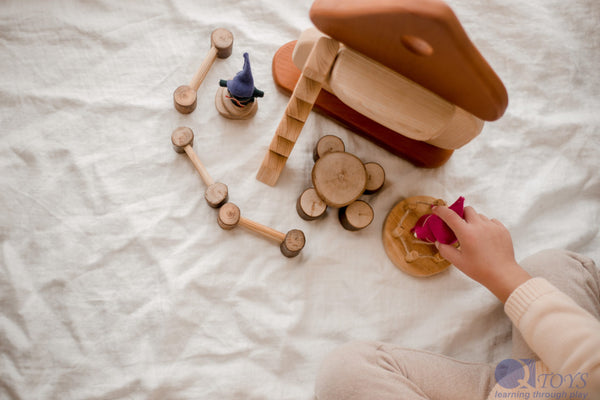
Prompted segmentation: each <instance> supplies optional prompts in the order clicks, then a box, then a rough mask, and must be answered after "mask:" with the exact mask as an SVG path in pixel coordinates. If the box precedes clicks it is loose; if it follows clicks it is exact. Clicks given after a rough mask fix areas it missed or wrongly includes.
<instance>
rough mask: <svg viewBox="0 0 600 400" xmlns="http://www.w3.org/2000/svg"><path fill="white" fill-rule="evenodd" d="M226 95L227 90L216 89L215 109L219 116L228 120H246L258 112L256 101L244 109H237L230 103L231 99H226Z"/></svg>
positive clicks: (222, 88)
mask: <svg viewBox="0 0 600 400" xmlns="http://www.w3.org/2000/svg"><path fill="white" fill-rule="evenodd" d="M227 93H228V91H227V88H224V87H219V89H217V94H216V95H215V107H217V111H219V114H221V115H222V116H224V117H225V118H229V119H248V118H252V117H253V116H254V114H256V111H257V110H258V102H257V101H256V100H254V101H253V102H252V103H249V104H247V105H246V106H245V107H237V106H235V105H234V104H233V103H232V102H231V99H228V98H227Z"/></svg>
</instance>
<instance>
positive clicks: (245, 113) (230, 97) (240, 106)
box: [215, 53, 265, 119]
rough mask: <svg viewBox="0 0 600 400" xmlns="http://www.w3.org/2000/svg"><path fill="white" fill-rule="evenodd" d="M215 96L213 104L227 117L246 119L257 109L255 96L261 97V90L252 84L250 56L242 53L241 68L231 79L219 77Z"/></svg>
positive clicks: (262, 93) (262, 94)
mask: <svg viewBox="0 0 600 400" xmlns="http://www.w3.org/2000/svg"><path fill="white" fill-rule="evenodd" d="M219 86H220V87H219V89H218V90H217V94H216V96H215V106H216V107H217V110H218V111H219V114H221V115H222V116H224V117H225V118H229V119H248V118H251V117H253V116H254V114H256V111H257V110H258V102H257V101H255V99H256V98H257V97H263V96H264V95H265V94H264V92H263V91H261V90H258V89H257V88H256V87H255V86H254V79H253V78H252V70H251V68H250V56H249V55H248V53H244V66H243V69H242V70H241V71H240V72H238V73H237V75H236V76H235V77H234V78H233V79H231V80H228V81H227V80H225V79H221V80H220V82H219Z"/></svg>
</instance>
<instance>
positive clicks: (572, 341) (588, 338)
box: [504, 278, 600, 393]
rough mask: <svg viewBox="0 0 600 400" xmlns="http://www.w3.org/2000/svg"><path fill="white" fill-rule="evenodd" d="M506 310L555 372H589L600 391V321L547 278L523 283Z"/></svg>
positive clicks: (593, 385) (590, 384) (590, 385)
mask: <svg viewBox="0 0 600 400" xmlns="http://www.w3.org/2000/svg"><path fill="white" fill-rule="evenodd" d="M504 310H505V312H506V314H507V315H508V317H509V318H510V319H511V320H512V322H513V323H514V324H515V326H516V327H517V328H518V329H519V331H520V332H521V333H522V335H523V338H524V339H525V341H526V342H527V344H528V345H529V347H530V348H531V349H532V350H533V351H534V352H535V353H536V354H537V355H538V356H539V357H540V359H541V361H542V362H544V364H546V365H547V366H548V368H549V369H550V370H551V371H553V372H555V373H561V374H562V373H564V374H568V373H576V372H580V373H587V374H588V375H587V377H588V379H587V382H588V383H587V387H588V388H589V389H592V390H593V393H596V392H597V393H600V321H598V320H597V319H596V318H594V316H592V315H591V314H590V313H588V312H587V311H585V310H584V309H583V308H581V307H580V306H579V305H578V304H577V303H575V301H574V300H572V299H571V298H570V297H569V296H567V295H566V294H564V293H563V292H561V291H560V290H558V289H557V288H556V287H554V286H553V285H552V284H551V283H550V282H548V281H547V280H545V279H543V278H533V279H530V280H528V281H527V282H525V283H523V284H522V285H521V286H519V287H518V288H517V289H516V290H515V291H514V292H513V293H512V294H511V295H510V297H509V298H508V300H507V301H506V304H505V306H504Z"/></svg>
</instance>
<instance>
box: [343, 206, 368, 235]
mask: <svg viewBox="0 0 600 400" xmlns="http://www.w3.org/2000/svg"><path fill="white" fill-rule="evenodd" d="M374 216H375V213H374V212H373V208H372V207H371V206H370V205H369V204H368V203H367V202H365V201H362V200H356V201H354V202H352V203H350V204H349V205H347V206H346V207H342V208H340V209H339V211H338V218H339V220H340V223H341V224H342V226H343V227H344V229H346V230H349V231H358V230H361V229H364V228H366V227H367V226H369V225H370V224H371V222H373V218H374Z"/></svg>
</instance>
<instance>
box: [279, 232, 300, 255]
mask: <svg viewBox="0 0 600 400" xmlns="http://www.w3.org/2000/svg"><path fill="white" fill-rule="evenodd" d="M305 244H306V238H305V237H304V233H303V232H302V231H301V230H299V229H292V230H291V231H289V232H288V233H287V234H286V235H285V239H283V242H281V245H280V246H279V250H281V254H283V255H284V256H286V257H289V258H292V257H296V256H297V255H298V254H300V251H301V250H302V249H303V248H304V245H305Z"/></svg>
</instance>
